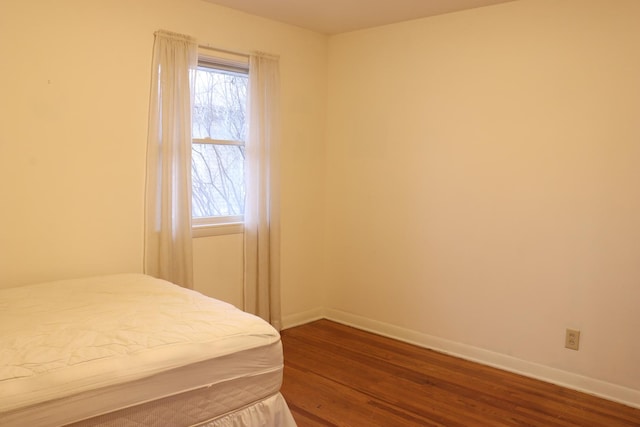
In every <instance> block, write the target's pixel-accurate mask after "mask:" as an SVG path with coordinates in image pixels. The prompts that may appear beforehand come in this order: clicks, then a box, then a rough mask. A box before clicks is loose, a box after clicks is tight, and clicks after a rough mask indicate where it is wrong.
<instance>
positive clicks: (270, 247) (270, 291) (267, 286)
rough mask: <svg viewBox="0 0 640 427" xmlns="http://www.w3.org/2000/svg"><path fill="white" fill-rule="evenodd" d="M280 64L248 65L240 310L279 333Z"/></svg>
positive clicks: (259, 59) (264, 58)
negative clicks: (263, 320) (247, 124)
mask: <svg viewBox="0 0 640 427" xmlns="http://www.w3.org/2000/svg"><path fill="white" fill-rule="evenodd" d="M279 91H280V76H279V64H278V58H275V57H272V56H268V55H263V54H254V55H251V58H250V60H249V137H248V140H247V141H246V144H245V147H246V168H245V170H246V172H245V174H246V175H245V184H246V197H247V199H246V202H245V213H244V221H245V232H244V263H245V271H244V309H245V311H248V312H250V313H254V314H256V315H258V316H260V317H262V318H263V319H265V320H266V321H268V322H270V323H271V324H272V325H273V326H274V327H275V328H276V329H278V330H279V329H280V328H281V313H280V150H279V138H280V135H279V132H280V130H279V127H280V114H279V105H280V98H279Z"/></svg>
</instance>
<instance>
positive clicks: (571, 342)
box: [564, 329, 580, 350]
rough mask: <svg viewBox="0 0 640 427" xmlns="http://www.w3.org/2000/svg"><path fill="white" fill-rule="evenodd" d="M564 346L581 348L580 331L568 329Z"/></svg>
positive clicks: (571, 348) (575, 348) (573, 348)
mask: <svg viewBox="0 0 640 427" xmlns="http://www.w3.org/2000/svg"><path fill="white" fill-rule="evenodd" d="M564 346H565V347H566V348H568V349H570V350H578V349H579V348H580V331H578V330H575V329H567V333H566V335H565V337H564Z"/></svg>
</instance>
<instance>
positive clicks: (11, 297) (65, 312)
mask: <svg viewBox="0 0 640 427" xmlns="http://www.w3.org/2000/svg"><path fill="white" fill-rule="evenodd" d="M212 325H215V327H212ZM281 380H282V349H281V344H280V339H279V334H278V333H277V331H276V330H275V329H273V328H272V327H271V326H270V325H268V324H267V323H266V322H264V321H263V320H261V319H259V318H257V317H255V316H252V315H250V314H247V313H244V312H242V311H240V310H237V309H236V308H235V307H233V306H231V305H229V304H226V303H223V302H221V301H217V300H214V299H211V298H207V297H204V296H202V295H200V294H198V293H196V292H193V291H190V290H187V289H183V288H180V287H177V286H175V285H173V284H170V283H168V282H164V281H161V280H157V279H153V278H150V277H148V276H144V275H136V274H128V275H116V276H103V277H96V278H90V279H81V280H68V281H58V282H50V283H45V284H40V285H33V286H26V287H19V288H10V289H3V290H0V425H3V426H11V425H16V426H17V425H29V426H40V425H43V426H44V425H47V426H52V425H63V424H68V423H71V422H75V421H79V420H82V419H85V418H89V417H94V416H96V415H99V414H104V413H109V412H113V411H116V410H122V409H123V408H127V407H133V406H136V405H138V407H144V405H142V406H140V405H141V404H144V403H145V402H152V401H156V400H158V399H167V401H169V400H171V399H173V401H174V403H176V402H177V403H176V404H177V405H183V408H182V409H181V411H183V412H184V411H185V409H184V405H186V406H191V405H192V404H191V403H186V402H189V399H190V398H191V397H193V396H196V399H200V398H201V397H202V396H203V395H207V393H209V394H211V393H217V394H216V396H217V397H216V398H215V399H213V400H214V401H215V402H214V403H211V404H209V406H210V407H209V409H207V410H204V411H200V413H199V414H198V415H196V416H195V417H193V419H194V420H195V419H196V418H199V419H200V420H207V419H210V418H213V416H215V415H217V414H218V415H219V414H224V413H225V412H230V411H233V410H235V409H238V408H241V407H242V406H248V405H250V404H252V403H255V402H257V401H260V400H262V399H265V398H267V397H269V396H274V395H276V394H277V391H278V389H279V387H280V383H281ZM185 392H186V393H185ZM220 392H222V393H220ZM220 396H227V398H226V399H225V398H221V397H220ZM208 399H209V400H211V396H209V397H208ZM147 406H149V404H148V405H147ZM189 423H191V424H195V422H192V421H191V417H190V421H189ZM185 425H187V423H185Z"/></svg>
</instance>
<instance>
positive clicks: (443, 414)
mask: <svg viewBox="0 0 640 427" xmlns="http://www.w3.org/2000/svg"><path fill="white" fill-rule="evenodd" d="M282 342H283V346H284V358H285V367H284V380H283V386H282V394H283V395H284V397H285V399H286V400H287V403H288V405H289V407H290V409H291V412H292V413H293V416H294V418H295V419H296V422H297V423H298V426H299V427H307V426H309V427H315V426H354V427H372V426H383V427H394V426H447V427H470V426H471V427H473V426H491V427H493V426H496V427H500V426H535V427H567V426H573V427H575V426H580V427H599V426H601V427H618V426H620V427H622V426H625V427H627V426H628V427H631V426H633V427H640V409H635V408H631V407H628V406H624V405H620V404H617V403H614V402H610V401H607V400H603V399H599V398H596V397H593V396H590V395H587V394H584V393H579V392H576V391H573V390H568V389H565V388H562V387H559V386H556V385H553V384H549V383H545V382H542V381H538V380H534V379H531V378H526V377H523V376H520V375H516V374H512V373H509V372H505V371H501V370H499V369H495V368H491V367H487V366H484V365H480V364H477V363H473V362H469V361H465V360H462V359H458V358H455V357H451V356H447V355H445V354H441V353H438V352H435V351H431V350H427V349H423V348H420V347H416V346H413V345H410V344H406V343H402V342H399V341H395V340H392V339H389V338H385V337H381V336H378V335H374V334H370V333H367V332H363V331H360V330H358V329H355V328H351V327H348V326H344V325H340V324H338V323H334V322H331V321H328V320H319V321H317V322H313V323H310V324H307V325H303V326H299V327H295V328H291V329H287V330H284V331H282Z"/></svg>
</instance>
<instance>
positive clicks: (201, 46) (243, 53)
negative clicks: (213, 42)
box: [198, 44, 280, 59]
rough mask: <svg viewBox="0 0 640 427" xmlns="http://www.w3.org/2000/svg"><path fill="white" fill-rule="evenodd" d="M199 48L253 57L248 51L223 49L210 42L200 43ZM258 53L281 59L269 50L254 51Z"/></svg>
mask: <svg viewBox="0 0 640 427" xmlns="http://www.w3.org/2000/svg"><path fill="white" fill-rule="evenodd" d="M198 47H199V48H201V49H207V50H213V51H215V52H221V53H226V54H229V55H236V56H242V57H243V58H247V59H248V58H250V57H251V55H252V54H251V53H246V52H240V51H237V50H229V49H221V48H219V47H213V46H210V45H208V44H199V45H198ZM254 53H255V54H256V55H258V56H262V57H267V58H271V59H280V55H274V54H272V53H267V52H254Z"/></svg>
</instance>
